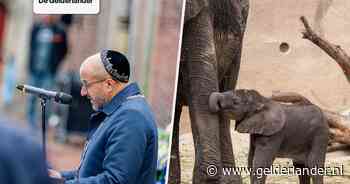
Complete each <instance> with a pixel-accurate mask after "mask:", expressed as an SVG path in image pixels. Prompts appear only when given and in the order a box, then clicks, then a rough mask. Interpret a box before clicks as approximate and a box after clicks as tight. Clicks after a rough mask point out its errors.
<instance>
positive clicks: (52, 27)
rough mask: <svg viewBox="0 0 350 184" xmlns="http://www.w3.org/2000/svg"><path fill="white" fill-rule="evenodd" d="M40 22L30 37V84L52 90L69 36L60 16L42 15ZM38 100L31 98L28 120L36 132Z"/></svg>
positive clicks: (65, 51) (35, 24) (33, 28)
mask: <svg viewBox="0 0 350 184" xmlns="http://www.w3.org/2000/svg"><path fill="white" fill-rule="evenodd" d="M40 20H41V21H39V22H36V23H34V25H33V27H32V31H31V36H30V45H29V46H30V49H29V62H28V76H29V84H30V85H32V86H35V87H39V88H46V89H50V88H52V87H53V84H54V79H55V76H56V73H57V70H58V68H59V66H60V64H61V63H62V61H63V59H64V57H65V55H66V53H67V36H66V32H65V29H64V27H63V26H62V25H61V23H60V21H59V16H58V15H42V17H41V19H40ZM36 99H37V98H36V97H34V96H30V97H29V100H28V101H29V102H28V107H27V120H28V122H29V124H30V127H31V128H32V129H34V130H36V129H37V125H36V121H37V114H36V108H37V107H36Z"/></svg>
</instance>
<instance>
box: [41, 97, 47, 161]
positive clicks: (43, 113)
mask: <svg viewBox="0 0 350 184" xmlns="http://www.w3.org/2000/svg"><path fill="white" fill-rule="evenodd" d="M46 102H47V99H46V98H45V97H43V96H40V105H41V126H42V129H41V130H42V144H43V154H44V160H45V162H46V161H47V160H46V118H45V113H46Z"/></svg>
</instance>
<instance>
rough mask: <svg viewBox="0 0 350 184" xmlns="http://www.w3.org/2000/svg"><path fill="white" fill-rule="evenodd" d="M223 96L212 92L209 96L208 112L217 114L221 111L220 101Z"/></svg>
mask: <svg viewBox="0 0 350 184" xmlns="http://www.w3.org/2000/svg"><path fill="white" fill-rule="evenodd" d="M222 98H223V95H222V94H221V93H219V92H213V93H212V94H210V96H209V110H210V111H211V112H214V113H216V112H218V111H220V109H221V104H220V101H221V100H222Z"/></svg>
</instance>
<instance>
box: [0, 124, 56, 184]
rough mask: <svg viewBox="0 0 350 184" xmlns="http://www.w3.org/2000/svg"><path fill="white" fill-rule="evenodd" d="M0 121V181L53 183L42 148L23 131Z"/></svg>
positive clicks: (14, 183) (27, 183)
mask: <svg viewBox="0 0 350 184" xmlns="http://www.w3.org/2000/svg"><path fill="white" fill-rule="evenodd" d="M4 124H5V123H3V122H1V123H0V135H1V139H0V148H1V149H0V183H3V184H53V183H52V181H51V180H50V178H49V175H48V172H47V168H46V163H45V160H44V155H43V152H42V148H41V147H40V146H39V145H38V144H36V143H35V142H34V141H32V140H31V139H30V138H29V136H26V135H25V133H24V132H21V131H19V130H15V129H13V128H11V127H9V126H5V125H4Z"/></svg>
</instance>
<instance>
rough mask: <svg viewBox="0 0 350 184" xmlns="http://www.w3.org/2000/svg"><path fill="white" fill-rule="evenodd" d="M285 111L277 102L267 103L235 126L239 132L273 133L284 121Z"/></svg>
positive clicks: (280, 127) (281, 126)
mask: <svg viewBox="0 0 350 184" xmlns="http://www.w3.org/2000/svg"><path fill="white" fill-rule="evenodd" d="M285 116H286V115H285V112H284V110H283V109H282V107H281V106H280V105H279V104H276V103H268V104H265V108H264V109H263V110H261V111H257V113H256V114H254V115H252V116H250V117H247V118H245V119H243V120H242V121H241V122H240V123H239V124H238V125H237V127H236V130H237V131H238V132H240V133H250V134H260V135H266V136H269V135H273V134H275V133H277V132H278V131H280V130H281V129H282V128H283V127H284V124H285V122H286V117H285Z"/></svg>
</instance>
